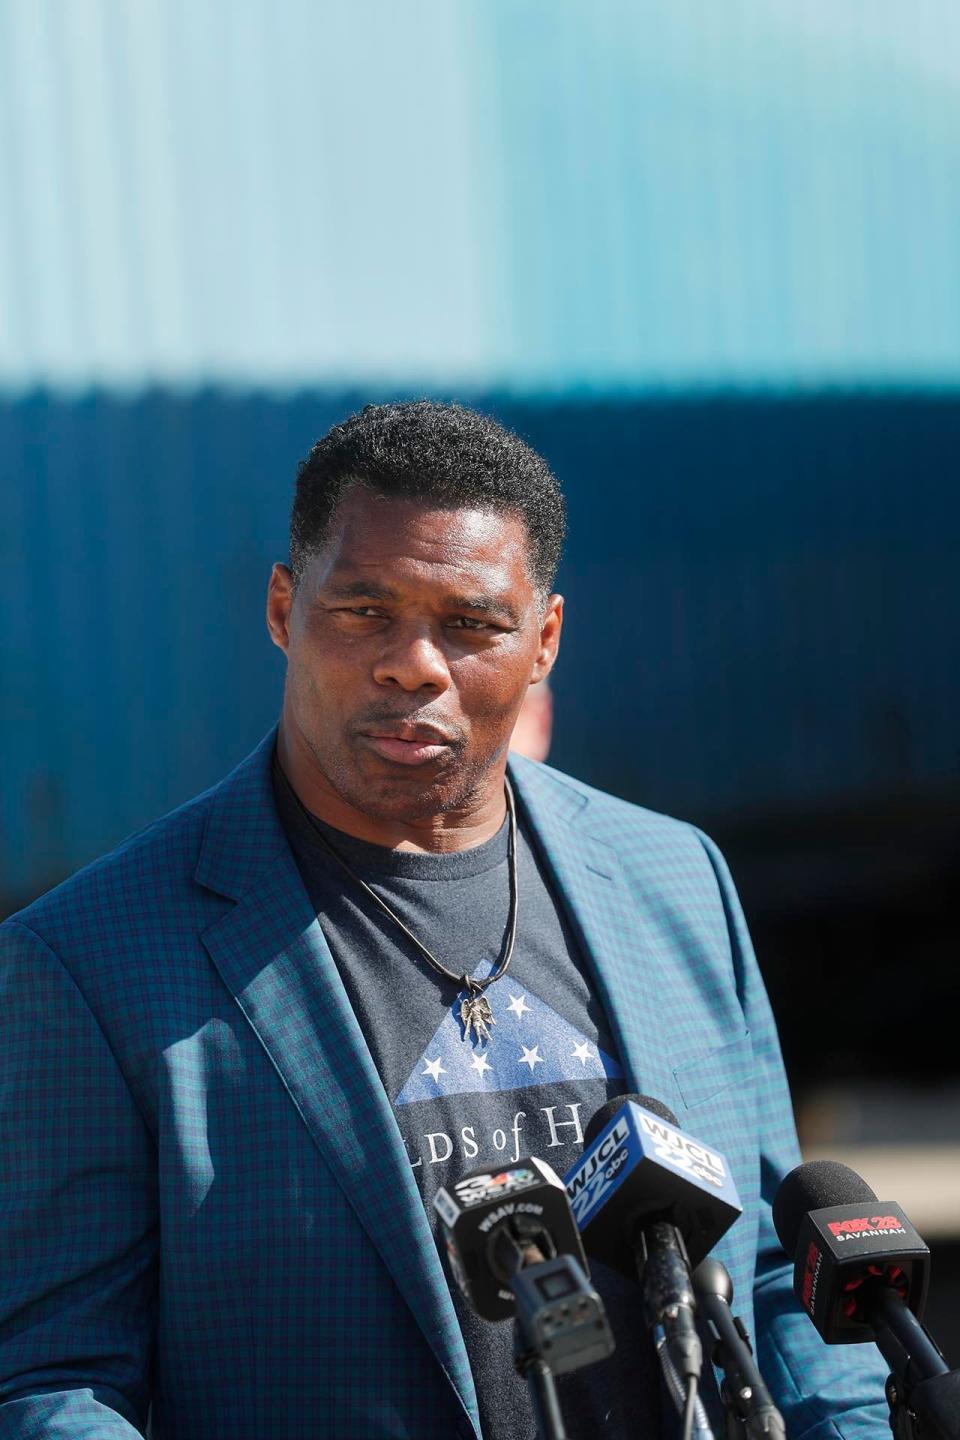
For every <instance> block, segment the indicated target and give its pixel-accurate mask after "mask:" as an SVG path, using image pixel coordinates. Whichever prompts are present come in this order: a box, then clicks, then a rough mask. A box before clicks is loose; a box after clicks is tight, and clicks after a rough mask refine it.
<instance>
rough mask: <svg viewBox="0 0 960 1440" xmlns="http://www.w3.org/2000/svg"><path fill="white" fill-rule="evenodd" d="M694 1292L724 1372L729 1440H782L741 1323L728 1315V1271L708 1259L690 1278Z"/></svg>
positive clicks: (730, 1296) (779, 1421)
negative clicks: (691, 1278)
mask: <svg viewBox="0 0 960 1440" xmlns="http://www.w3.org/2000/svg"><path fill="white" fill-rule="evenodd" d="M693 1288H694V1290H695V1291H696V1296H697V1306H698V1309H699V1311H700V1315H701V1316H702V1318H703V1322H704V1327H705V1329H706V1330H707V1332H708V1333H709V1335H710V1339H711V1340H712V1341H713V1353H712V1355H711V1359H712V1360H713V1363H714V1364H715V1365H719V1367H720V1369H721V1370H722V1371H723V1383H722V1385H721V1386H720V1398H721V1400H722V1401H723V1408H724V1413H725V1415H726V1422H727V1424H726V1428H727V1440H786V1434H787V1432H786V1428H785V1426H784V1423H783V1416H782V1415H781V1414H780V1411H779V1410H778V1409H777V1407H776V1406H775V1405H774V1403H773V1400H772V1398H771V1396H770V1392H769V1390H768V1389H767V1387H766V1385H765V1384H764V1382H763V1378H762V1376H761V1374H760V1371H759V1369H758V1368H757V1363H756V1361H755V1360H754V1358H753V1349H752V1348H751V1345H750V1340H749V1338H748V1336H747V1332H746V1330H745V1328H744V1325H743V1322H742V1321H741V1319H740V1317H739V1316H738V1315H734V1313H733V1311H732V1310H731V1309H730V1302H731V1300H732V1299H733V1283H732V1281H731V1279H730V1276H729V1273H728V1272H727V1268H726V1266H725V1265H724V1264H722V1262H721V1261H719V1260H715V1259H713V1258H712V1257H710V1256H708V1257H707V1259H706V1260H701V1262H700V1264H699V1265H698V1266H697V1268H696V1270H695V1271H694V1272H693Z"/></svg>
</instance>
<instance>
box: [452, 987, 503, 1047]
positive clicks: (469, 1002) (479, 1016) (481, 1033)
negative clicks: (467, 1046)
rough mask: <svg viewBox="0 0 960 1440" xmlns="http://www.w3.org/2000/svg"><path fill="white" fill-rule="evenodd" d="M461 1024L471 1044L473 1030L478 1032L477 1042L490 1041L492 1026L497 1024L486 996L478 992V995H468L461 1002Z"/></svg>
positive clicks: (464, 1035)
mask: <svg viewBox="0 0 960 1440" xmlns="http://www.w3.org/2000/svg"><path fill="white" fill-rule="evenodd" d="M460 1023H461V1025H462V1026H463V1038H464V1040H465V1041H468V1042H469V1040H470V1031H471V1030H474V1031H475V1032H476V1037H477V1040H478V1041H480V1042H481V1043H483V1041H485V1040H489V1039H490V1026H491V1025H496V1023H497V1022H496V1020H494V1018H493V1011H492V1010H491V1009H490V1001H489V1000H488V999H487V997H486V995H484V994H482V993H481V992H479V991H478V992H477V994H476V995H467V996H466V998H465V999H463V1000H461V1001H460Z"/></svg>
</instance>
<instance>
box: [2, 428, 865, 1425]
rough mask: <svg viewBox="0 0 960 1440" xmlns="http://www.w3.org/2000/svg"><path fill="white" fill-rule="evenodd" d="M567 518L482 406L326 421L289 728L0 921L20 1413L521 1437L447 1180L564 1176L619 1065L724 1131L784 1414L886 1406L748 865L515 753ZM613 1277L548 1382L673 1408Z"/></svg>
mask: <svg viewBox="0 0 960 1440" xmlns="http://www.w3.org/2000/svg"><path fill="white" fill-rule="evenodd" d="M563 532H564V510H563V502H562V499H561V496H560V493H559V490H558V488H557V485H556V482H555V480H554V477H553V476H552V474H551V472H550V470H549V468H548V466H547V465H546V463H545V462H544V461H543V460H542V459H541V458H540V457H539V456H538V455H536V454H535V453H534V452H533V451H531V450H530V449H529V448H528V447H527V446H526V445H524V444H523V443H522V442H521V441H520V440H519V439H518V438H517V437H515V436H514V435H512V434H510V433H509V432H507V431H506V430H504V429H502V428H501V427H500V426H499V425H497V424H496V423H494V422H493V421H492V420H490V419H488V418H485V417H484V416H481V415H479V414H476V413H473V412H471V411H469V410H466V409H463V408H460V407H457V406H444V405H438V404H432V403H426V402H422V403H416V404H405V405H382V406H372V407H368V408H367V409H365V410H364V411H363V412H362V413H360V414H359V415H356V416H353V417H352V418H350V419H348V420H347V421H345V422H344V423H343V424H342V425H338V426H336V427H335V428H334V429H333V430H332V431H331V432H330V433H329V434H328V435H326V436H325V437H324V438H323V439H322V440H321V441H320V442H319V443H318V444H317V445H316V446H315V447H314V449H313V451H312V452H311V454H310V455H309V457H308V458H307V460H306V461H305V462H304V464H303V465H302V467H301V469H300V473H299V477H298V481H297V489H296V498H295V502H294V508H293V517H292V525H291V543H290V563H289V565H280V564H278V565H276V566H274V569H273V573H272V575H271V579H270V586H269V595H268V605H267V622H268V626H269V631H270V635H271V638H272V639H273V641H274V643H275V644H277V645H278V646H279V647H280V649H281V650H282V651H283V652H284V654H285V656H286V663H287V670H286V684H285V689H284V698H283V708H282V715H281V718H280V723H279V727H278V729H277V730H276V732H274V733H271V734H270V735H268V736H267V737H266V738H265V739H264V741H263V742H262V743H261V745H260V746H259V747H258V749H257V750H256V751H255V752H254V753H253V754H252V755H251V756H250V757H249V758H248V759H246V760H245V761H243V763H242V764H241V765H240V766H239V767H238V768H237V769H236V770H235V771H234V772H233V773H232V774H231V775H229V776H228V777H227V778H226V779H225V780H224V781H222V782H221V783H220V784H219V785H216V786H215V787H214V788H213V789H212V790H209V791H207V792H206V793H205V794H203V795H201V796H199V797H197V798H196V799H194V800H192V801H190V802H189V803H188V804H186V805H184V806H182V807H181V808H180V809H179V810H177V811H175V812H174V813H173V814H172V815H170V816H168V817H166V818H165V819H163V820H160V821H158V822H157V823H156V824H154V825H152V826H150V827H149V828H148V829H146V830H144V831H142V832H141V833H140V834H138V835H135V836H134V837H132V838H131V839H129V840H127V841H126V842H125V843H124V844H122V845H121V846H120V847H119V848H118V849H117V850H116V851H114V852H113V853H112V854H111V855H108V856H107V857H106V858H104V859H102V860H100V861H98V862H97V863H96V864H94V865H92V866H90V867H88V868H87V869H86V870H84V871H81V872H80V873H79V874H78V875H76V876H74V877H73V878H72V879H71V880H69V881H67V882H66V883H65V884H64V885H62V886H60V887H59V888H58V889H56V890H54V891H52V892H51V893H50V894H49V895H47V896H45V897H43V898H42V899H40V900H38V901H37V902H35V903H34V904H33V905H31V906H30V907H29V908H28V909H26V910H25V911H23V912H21V913H20V914H19V915H17V916H15V917H13V918H12V919H11V920H10V921H8V922H7V923H6V924H5V925H4V926H3V927H2V929H0V957H2V959H0V1096H2V1107H0V1146H2V1160H0V1166H2V1183H0V1436H2V1437H3V1440H14V1437H17V1440H26V1437H39V1436H44V1437H55V1440H68V1437H73V1440H79V1437H81V1436H83V1437H87V1436H93V1435H96V1436H97V1437H103V1440H108V1437H117V1440H119V1437H121V1436H130V1435H133V1434H140V1433H143V1432H144V1430H145V1428H146V1427H147V1425H148V1420H149V1425H150V1433H151V1434H152V1435H153V1436H154V1437H156V1440H187V1437H200V1436H203V1437H204V1440H244V1437H248V1436H249V1437H261V1440H292V1437H307V1436H310V1437H314V1436H321V1435H324V1436H341V1435H342V1436H357V1437H360V1440H370V1437H379V1436H391V1437H400V1436H410V1437H413V1436H416V1437H418V1440H430V1437H437V1440H440V1437H444V1440H448V1437H450V1436H460V1437H468V1436H476V1435H481V1434H482V1435H483V1436H484V1437H486V1440H521V1437H523V1440H528V1437H530V1436H531V1435H532V1434H533V1429H534V1424H533V1418H532V1415H531V1410H530V1406H529V1402H528V1397H527V1392H526V1388H525V1386H524V1383H523V1382H522V1381H521V1380H520V1378H519V1377H518V1376H517V1375H516V1374H515V1372H514V1369H513V1365H512V1359H511V1327H510V1326H509V1324H501V1325H499V1326H495V1325H488V1324H486V1323H484V1322H482V1321H480V1320H478V1319H476V1318H475V1317H474V1316H473V1315H472V1313H471V1312H470V1310H469V1307H468V1306H467V1305H465V1304H464V1302H463V1301H462V1299H461V1297H460V1295H459V1293H458V1291H457V1289H456V1287H455V1286H452V1283H451V1279H450V1275H449V1272H448V1270H447V1269H446V1266H445V1263H444V1260H443V1258H442V1256H441V1253H440V1248H441V1247H440V1238H439V1235H438V1233H437V1223H436V1220H435V1216H434V1212H433V1208H432V1204H431V1201H432V1198H433V1196H434V1195H435V1193H436V1191H437V1189H438V1187H439V1186H440V1185H442V1184H449V1183H450V1182H451V1181H452V1180H455V1179H456V1178H458V1176H459V1175H460V1174H462V1173H464V1172H465V1171H467V1170H469V1169H471V1168H474V1167H475V1166H477V1165H479V1164H494V1165H496V1164H499V1163H504V1162H507V1161H514V1160H516V1159H517V1158H518V1157H520V1156H523V1155H528V1154H538V1155H540V1156H542V1157H543V1158H544V1159H546V1160H549V1161H550V1162H551V1163H552V1164H553V1166H554V1168H555V1169H557V1170H558V1171H560V1172H561V1173H563V1172H564V1171H565V1170H566V1169H567V1167H568V1166H569V1165H570V1164H571V1162H572V1161H573V1160H575V1159H576V1158H577V1157H578V1155H579V1154H580V1151H581V1147H582V1141H583V1131H584V1128H585V1125H586V1123H587V1121H588V1120H589V1118H590V1116H591V1114H592V1113H593V1112H594V1111H595V1110H596V1109H597V1108H598V1107H599V1106H600V1105H601V1104H602V1103H603V1102H604V1101H606V1100H607V1099H608V1098H610V1097H612V1096H616V1095H619V1094H621V1093H624V1091H637V1092H640V1093H644V1094H648V1095H652V1096H655V1097H657V1098H659V1099H660V1100H661V1101H662V1102H664V1103H665V1104H667V1105H669V1106H670V1107H671V1108H672V1109H674V1110H675V1111H676V1112H677V1113H678V1114H679V1116H680V1119H681V1123H682V1125H683V1127H684V1128H685V1129H686V1130H688V1131H690V1132H692V1133H693V1134H694V1135H696V1136H698V1137H701V1138H702V1139H703V1140H704V1141H705V1142H707V1143H708V1144H710V1145H711V1146H714V1147H715V1148H717V1149H720V1150H722V1151H723V1152H724V1153H725V1155H726V1156H727V1158H728V1160H729V1161H730V1163H731V1166H732V1170H733V1174H734V1178H735V1181H736V1185H737V1188H738V1190H739V1193H740V1196H741V1198H742V1200H743V1202H744V1206H745V1208H744V1214H743V1216H742V1218H741V1219H740V1220H739V1221H738V1222H737V1224H736V1225H735V1226H734V1227H733V1229H732V1230H731V1231H730V1232H729V1234H728V1235H727V1236H726V1237H725V1238H724V1240H723V1241H722V1242H721V1244H720V1246H719V1247H718V1253H719V1255H720V1257H721V1258H722V1259H723V1260H724V1261H725V1263H726V1264H727V1266H728V1268H729V1270H730V1272H731V1274H732V1276H733V1280H734V1284H735V1287H736V1296H737V1305H738V1308H739V1311H740V1313H741V1314H742V1315H743V1317H744V1319H745V1320H746V1321H747V1323H748V1325H750V1326H751V1327H752V1329H753V1331H754V1333H755V1335H756V1339H757V1344H758V1352H759V1358H760V1364H761V1368H762V1369H763V1371H764V1374H765V1376H766V1378H767V1381H768V1383H769V1385H770V1389H771V1391H772V1392H773V1395H774V1399H775V1401H776V1403H777V1404H778V1405H779V1406H780V1408H781V1409H782V1410H783V1412H784V1413H785V1416H786V1419H787V1424H788V1428H789V1431H790V1433H791V1434H792V1435H794V1436H800V1435H803V1436H804V1437H808V1440H814V1437H822V1440H826V1437H828V1436H836V1435H838V1434H839V1435H843V1436H845V1437H848V1440H852V1437H855V1436H867V1435H873V1436H877V1437H879V1436H880V1435H881V1433H885V1421H884V1407H883V1404H882V1393H883V1391H882V1382H883V1370H882V1368H881V1367H880V1366H879V1365H878V1364H877V1363H876V1362H875V1361H873V1360H871V1359H870V1358H869V1357H867V1356H865V1355H864V1353H863V1347H860V1349H859V1353H856V1354H852V1353H851V1351H850V1350H849V1349H846V1350H844V1351H841V1352H836V1351H834V1352H831V1351H828V1350H827V1349H826V1348H825V1347H824V1346H823V1345H822V1344H821V1342H820V1340H819V1339H818V1337H817V1336H816V1334H815V1333H814V1331H813V1329H812V1327H811V1326H810V1324H809V1322H808V1321H807V1319H806V1318H805V1317H804V1316H803V1315H802V1314H801V1313H800V1312H799V1311H798V1309H797V1307H796V1305H795V1304H794V1302H793V1300H792V1297H791V1293H790V1279H789V1268H790V1267H789V1264H788V1262H787V1259H786V1257H785V1256H784V1255H783V1253H782V1252H781V1251H780V1250H779V1247H778V1246H777V1244H776V1241H775V1239H774V1237H773V1232H772V1228H771V1224H770V1200H771V1197H772V1194H773V1193H774V1191H775V1189H776V1187H777V1184H778V1181H779V1178H780V1177H781V1176H782V1174H783V1173H784V1172H785V1171H786V1170H788V1169H790V1168H791V1167H792V1166H793V1165H794V1164H795V1163H796V1161H797V1159H798V1156H797V1151H796V1142H795V1136H794V1131H793V1124H792V1118H791V1112H790V1105H789V1098H788V1093H787V1087H786V1082H785V1079H784V1075H783V1070H782V1065H781V1061H780V1056H779V1051H778V1047H777V1040H776V1034H775V1030H774V1026H773V1022H772V1019H771V1015H770V1012H769V1008H768V1005H767V1001H766V998H765V995H764V991H763V987H762V984H761V981H760V978H759V976H758V973H757V969H756V965H755V962H754V959H753V956H752V953H751V950H750V944H749V939H748V936H747V932H746V929H745V926H744V923H743V919H742V916H741V913H740V910H739V907H738V904H737V899H736V895H735V893H734V890H733V887H732V884H731V882H730V879H729V876H728V874H727V871H726V869H725V866H724V864H723V861H722V859H721V857H720V855H719V854H718V852H717V851H716V849H715V848H714V846H713V845H712V844H711V842H710V841H709V840H708V839H706V838H705V837H704V836H703V835H701V834H699V833H698V832H697V831H696V830H694V829H693V828H691V827H690V826H688V825H686V824H682V823H680V822H678V821H674V820H670V819H667V818H665V817H662V816H659V815H654V814H651V813H649V812H647V811H644V810H641V809H638V808H636V807H634V806H632V805H628V804H626V803H624V802H622V801H620V800H616V799H614V798H612V797H610V796H607V795H603V794H601V793H599V792H597V791H595V790H592V789H591V788H590V787H588V786H586V785H584V784H581V783H580V782H578V781H576V780H573V779H570V778H568V777H566V776H564V775H561V774H559V773H558V772H556V771H553V770H549V769H547V768H546V767H545V766H543V765H538V764H536V763H533V762H531V761H528V760H524V759H521V758H518V757H513V758H511V759H510V761H509V764H508V743H509V739H510V735H511V732H512V730H513V728H514V724H515V722H516V718H517V715H518V712H519V710H520V707H521V704H522V702H523V699H524V696H525V695H526V693H527V691H528V688H529V686H530V685H531V684H535V683H538V682H541V681H543V680H544V679H545V677H546V676H547V674H548V673H549V671H550V669H551V667H552V665H553V662H554V660H555V658H556V655H557V648H558V643H559V639H560V630H561V622H562V614H563V602H562V600H561V598H560V596H559V595H557V594H556V593H555V592H554V590H553V584H554V575H555V571H556V566H557V562H558V559H559V555H560V549H561V542H562V539H563ZM211 543H213V541H211ZM204 603H205V605H209V603H210V601H209V599H207V600H206V601H205V602H204ZM595 623H598V624H602V623H607V622H606V618H605V617H597V619H596V621H595ZM624 663H625V664H629V654H626V655H625V657H624ZM616 678H617V677H616V676H611V675H600V674H584V675H583V676H582V677H581V681H580V683H583V684H585V685H589V686H590V687H591V688H592V690H593V692H594V695H595V699H596V704H597V705H598V706H601V705H603V703H604V695H605V693H606V692H607V691H608V690H609V688H610V687H611V686H613V685H615V684H616ZM144 763H145V764H146V763H149V757H146V756H145V757H144ZM594 1278H595V1281H596V1283H597V1285H598V1287H599V1289H600V1290H601V1292H602V1294H603V1295H604V1297H605V1300H606V1302H607V1306H608V1310H609V1313H610V1315H611V1318H612V1321H613V1325H614V1330H615V1333H616V1337H617V1346H618V1348H617V1351H616V1353H615V1354H614V1355H613V1356H612V1357H611V1358H610V1359H608V1360H606V1361H604V1362H603V1363H602V1364H600V1365H597V1366H595V1367H593V1368H592V1369H589V1370H584V1371H582V1372H578V1373H575V1374H573V1375H569V1376H564V1377H561V1399H562V1403H563V1406H564V1410H565V1414H566V1417H567V1422H568V1424H569V1426H570V1428H571V1430H572V1431H574V1433H578V1434H583V1435H588V1434H589V1435H596V1436H611V1437H621V1436H623V1437H625V1436H627V1435H651V1436H653V1435H656V1434H659V1433H665V1432H667V1431H668V1430H669V1427H670V1424H671V1421H672V1416H671V1413H670V1411H669V1408H668V1407H665V1406H664V1405H663V1404H662V1401H661V1395H660V1392H659V1388H658V1384H657V1378H656V1370H655V1365H654V1358H653V1351H652V1345H651V1342H650V1340H649V1338H648V1337H647V1336H646V1335H645V1334H644V1333H643V1327H642V1323H641V1319H640V1313H639V1312H640V1305H639V1297H638V1293H637V1291H636V1288H635V1287H633V1286H632V1285H631V1284H629V1283H628V1282H627V1281H626V1280H624V1279H621V1278H618V1277H617V1276H616V1275H614V1274H613V1273H612V1272H609V1271H606V1270H604V1269H603V1268H602V1267H600V1266H597V1267H596V1268H595V1272H594ZM753 1306H755V1309H754V1308H753Z"/></svg>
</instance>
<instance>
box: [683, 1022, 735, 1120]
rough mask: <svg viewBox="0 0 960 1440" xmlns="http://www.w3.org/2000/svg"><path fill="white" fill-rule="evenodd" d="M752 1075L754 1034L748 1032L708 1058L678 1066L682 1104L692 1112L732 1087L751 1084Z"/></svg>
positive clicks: (710, 1054)
mask: <svg viewBox="0 0 960 1440" xmlns="http://www.w3.org/2000/svg"><path fill="white" fill-rule="evenodd" d="M752 1074H753V1046H752V1045H751V1043H750V1032H749V1031H746V1032H745V1033H744V1034H743V1035H740V1036H738V1038H737V1039H736V1040H732V1041H731V1042H730V1044H729V1045H722V1046H721V1047H720V1049H719V1050H711V1051H710V1053H709V1054H708V1055H700V1056H698V1057H697V1059H696V1060H688V1061H686V1062H685V1063H684V1064H683V1065H677V1066H675V1068H674V1071H673V1078H674V1081H675V1082H676V1086H677V1089H678V1091H679V1092H680V1098H681V1100H682V1101H683V1103H684V1105H685V1106H686V1108H687V1109H688V1110H692V1109H693V1107H694V1106H695V1105H702V1104H703V1102H704V1101H705V1100H710V1099H711V1098H712V1097H713V1096H714V1095H717V1094H719V1092H720V1091H721V1090H726V1088H727V1086H728V1085H739V1084H742V1083H743V1082H744V1081H746V1080H749V1078H750V1076H751V1075H752Z"/></svg>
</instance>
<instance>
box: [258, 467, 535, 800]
mask: <svg viewBox="0 0 960 1440" xmlns="http://www.w3.org/2000/svg"><path fill="white" fill-rule="evenodd" d="M527 562H528V539H527V531H526V527H525V524H524V522H523V520H522V519H521V518H520V517H519V516H517V515H514V514H508V515H503V514H497V513H495V512H493V511H490V510H474V509H458V510H439V509H434V508H432V507H430V506H426V505H422V504H418V503H416V502H413V501H408V500H393V499H387V498H385V497H383V496H379V495H375V494H373V493H371V492H370V491H368V490H366V489H364V488H363V487H361V486H356V487H354V488H353V489H352V490H350V491H348V492H347V494H346V495H345V497H344V498H343V500H342V501H341V503H340V505H339V507H338V509H337V512H336V514H335V515H334V517H333V521H332V524H331V527H330V531H329V534H328V536H327V539H326V541H325V543H324V545H323V547H322V549H320V550H319V551H318V552H317V553H316V554H315V555H313V556H312V558H311V559H310V561H309V563H308V565H307V567H306V569H305V572H304V574H303V577H302V579H301V582H300V584H299V586H298V588H297V590H296V593H294V592H293V589H292V582H291V578H290V573H289V571H288V570H287V569H286V567H285V566H282V565H281V566H275V567H274V572H273V575H272V577H271V581H270V595H269V600H268V612H267V613H268V623H269V626H270V631H271V635H272V638H273V639H274V641H275V643H276V644H278V645H279V646H280V647H281V648H282V649H283V650H284V651H285V652H286V655H287V662H288V664H287V682H286V691H285V696H284V732H285V738H286V743H287V744H288V745H289V746H291V747H292V748H293V749H294V750H299V751H300V753H301V755H304V754H306V753H307V752H308V753H309V756H310V757H312V761H313V762H314V767H315V772H316V773H315V774H314V776H313V777H312V778H313V779H314V780H315V781H316V782H318V784H319V786H320V788H321V790H329V791H332V792H335V795H336V796H337V797H338V798H339V801H340V802H346V804H347V805H348V806H349V807H351V808H352V809H353V810H356V811H360V812H361V813H362V814H363V815H365V816H368V817H371V818H374V819H381V820H385V821H396V822H400V823H403V822H405V821H410V822H415V821H417V820H422V819H425V818H428V817H431V816H439V815H445V814H451V813H452V812H458V811H459V812H463V813H464V814H469V813H470V812H471V811H472V810H476V809H478V808H479V807H480V806H482V805H483V804H484V803H488V802H489V801H490V798H491V796H493V795H494V794H497V795H499V794H500V793H501V792H502V783H503V782H502V777H503V771H504V767H505V763H506V752H507V746H508V742H509V739H510V734H511V731H512V730H513V725H514V722H515V720H516V717H517V712H518V711H519V709H520V706H521V704H522V702H523V698H524V695H525V694H526V692H527V688H528V686H529V685H530V683H531V681H533V680H539V679H541V678H543V676H545V675H546V674H547V673H548V671H549V670H550V667H551V666H552V664H553V661H554V658H555V656H556V652H557V645H558V642H559V638H560V623H561V614H562V603H563V602H562V600H561V599H560V597H559V596H551V597H550V599H549V600H548V601H547V603H546V606H545V607H544V606H543V605H542V603H540V602H539V601H538V597H537V595H536V593H535V591H534V588H533V585H532V584H531V581H530V576H529V573H528V563H527Z"/></svg>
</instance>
